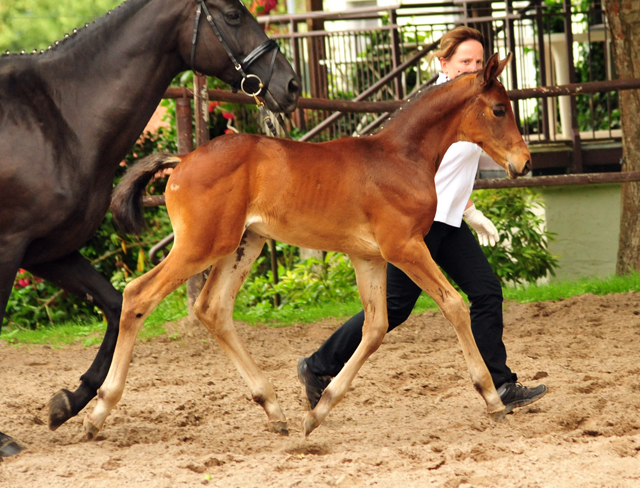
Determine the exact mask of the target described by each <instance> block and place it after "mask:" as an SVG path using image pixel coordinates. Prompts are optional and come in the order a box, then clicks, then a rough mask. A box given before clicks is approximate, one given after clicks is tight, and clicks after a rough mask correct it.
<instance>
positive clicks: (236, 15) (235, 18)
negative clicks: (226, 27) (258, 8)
mask: <svg viewBox="0 0 640 488" xmlns="http://www.w3.org/2000/svg"><path fill="white" fill-rule="evenodd" d="M224 18H225V20H226V21H227V24H230V25H237V24H239V23H240V12H238V11H236V10H232V11H231V12H227V13H226V14H224Z"/></svg>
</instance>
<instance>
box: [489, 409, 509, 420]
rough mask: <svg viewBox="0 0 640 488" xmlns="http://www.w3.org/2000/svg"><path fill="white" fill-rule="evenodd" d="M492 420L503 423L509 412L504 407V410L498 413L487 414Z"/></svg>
mask: <svg viewBox="0 0 640 488" xmlns="http://www.w3.org/2000/svg"><path fill="white" fill-rule="evenodd" d="M487 413H488V414H489V417H491V420H495V421H496V422H501V421H503V420H504V419H506V418H507V411H506V409H505V408H504V407H503V408H502V410H498V411H496V412H487Z"/></svg>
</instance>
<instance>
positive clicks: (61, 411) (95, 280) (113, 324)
mask: <svg viewBox="0 0 640 488" xmlns="http://www.w3.org/2000/svg"><path fill="white" fill-rule="evenodd" d="M28 269H29V271H30V272H32V273H33V274H34V275H37V276H40V277H41V278H44V279H45V280H47V281H49V282H51V283H53V284H55V285H56V286H59V287H60V288H63V289H65V290H67V291H69V292H71V293H73V294H74V295H76V296H79V297H80V298H83V299H85V300H87V301H89V302H90V303H92V304H94V305H95V306H97V307H98V308H99V309H100V310H102V312H103V313H104V316H105V318H106V319H107V331H106V332H105V335H104V339H103V340H102V344H101V345H100V349H99V350H98V354H97V355H96V357H95V359H94V360H93V363H92V364H91V366H90V367H89V369H88V370H87V372H86V373H84V374H83V375H82V376H81V377H80V381H81V383H80V385H79V386H78V388H77V389H76V390H75V391H74V392H71V391H69V390H66V389H61V390H60V391H58V392H57V393H56V394H55V395H54V396H53V397H52V398H51V400H50V401H49V428H50V429H51V430H56V429H57V428H58V427H60V426H61V425H62V424H63V423H65V422H66V421H67V420H69V419H70V418H71V417H74V416H75V415H77V414H78V413H79V412H80V411H81V410H82V409H83V408H84V407H85V406H86V405H87V403H89V401H91V399H92V398H93V397H95V396H96V393H97V392H98V388H100V386H101V385H102V382H103V381H104V379H105V378H106V376H107V372H108V371H109V367H110V366H111V358H112V357H113V351H114V349H115V347H116V341H117V340H118V327H119V323H120V312H121V310H122V294H121V293H120V292H119V291H117V290H116V289H115V288H114V287H113V286H112V285H111V283H109V281H108V280H107V279H106V278H105V277H104V276H102V275H101V274H100V273H99V272H98V271H96V269H95V268H94V267H93V266H91V264H90V263H89V261H87V260H86V259H85V258H84V257H83V256H82V255H81V254H80V253H79V252H78V251H74V252H72V253H71V254H69V255H67V256H65V257H63V258H60V259H58V260H56V261H53V262H49V263H45V264H38V265H34V266H30V267H29V268H28Z"/></svg>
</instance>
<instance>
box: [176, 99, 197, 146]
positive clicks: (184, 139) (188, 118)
mask: <svg viewBox="0 0 640 488" xmlns="http://www.w3.org/2000/svg"><path fill="white" fill-rule="evenodd" d="M182 89H183V92H182V97H181V98H176V125H177V126H178V154H189V153H190V152H191V151H193V113H192V111H191V100H189V98H187V89H186V87H182Z"/></svg>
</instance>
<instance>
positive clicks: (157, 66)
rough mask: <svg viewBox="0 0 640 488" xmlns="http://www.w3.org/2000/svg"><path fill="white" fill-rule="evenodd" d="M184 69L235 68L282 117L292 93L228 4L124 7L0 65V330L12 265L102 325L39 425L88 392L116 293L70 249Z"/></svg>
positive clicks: (100, 369)
mask: <svg viewBox="0 0 640 488" xmlns="http://www.w3.org/2000/svg"><path fill="white" fill-rule="evenodd" d="M220 39H221V40H222V42H221V41H220ZM196 47H197V49H196ZM249 64H250V66H248V65H249ZM190 68H191V69H195V70H198V71H200V72H202V73H204V74H207V75H212V76H217V77H218V78H220V79H222V80H224V81H226V82H228V83H230V84H231V85H232V86H236V87H238V86H239V85H240V83H241V82H242V74H243V73H245V72H247V73H251V75H255V76H258V77H260V79H262V80H263V82H264V84H265V85H267V87H268V92H267V93H266V94H265V95H264V96H265V100H266V102H267V105H268V106H269V108H271V109H272V110H278V111H285V112H290V111H292V110H293V109H294V108H295V105H296V103H297V99H298V96H299V94H300V84H299V80H298V78H297V76H296V75H295V73H294V72H293V70H292V68H291V65H290V64H289V63H288V62H287V60H286V58H285V57H284V56H283V55H282V54H281V53H279V52H278V50H277V45H275V43H274V41H271V40H269V39H268V38H267V36H266V35H265V34H264V32H263V31H262V29H261V27H260V25H259V24H258V23H257V21H256V20H255V19H254V18H253V17H252V15H251V14H250V13H249V12H248V11H247V9H246V8H245V7H244V6H243V4H242V3H241V2H240V1H239V0H206V1H203V0H129V1H128V2H125V3H124V4H122V5H121V6H120V7H118V8H116V9H115V10H113V11H111V12H109V13H108V14H106V15H104V16H103V17H101V18H100V19H98V20H96V21H95V22H93V23H92V24H87V25H86V26H85V27H84V28H82V29H80V30H79V31H76V30H74V32H73V34H71V35H70V36H65V39H64V40H63V41H61V42H56V43H54V44H53V45H52V46H50V48H49V49H48V50H45V51H44V52H43V53H42V52H41V53H40V54H33V55H24V53H23V55H14V54H8V55H4V56H3V57H1V58H0V324H2V319H3V316H4V312H5V309H6V306H7V301H8V299H9V294H10V293H11V289H12V284H13V281H14V279H15V275H16V272H17V270H18V269H19V268H24V269H27V270H28V271H30V272H31V273H33V274H34V275H37V276H40V277H42V278H44V279H46V280H48V281H50V282H52V283H54V284H56V285H57V286H60V287H61V288H64V289H65V290H67V291H69V292H72V293H74V294H76V295H79V296H80V297H83V298H86V299H87V300H89V301H90V302H93V303H94V304H95V305H96V306H98V307H99V308H100V309H101V310H102V311H103V312H104V315H105V317H106V318H107V322H108V326H107V332H106V335H105V338H104V341H103V343H102V346H101V347H100V350H99V352H98V354H97V356H96V358H95V360H94V361H93V364H92V365H91V367H90V368H89V370H88V371H87V372H86V373H85V374H84V375H82V377H81V384H80V386H79V387H78V389H77V390H76V391H75V392H70V391H67V390H61V391H60V392H58V393H57V394H56V395H55V396H54V397H53V398H52V400H51V402H50V410H49V427H50V428H51V429H56V428H57V427H59V426H60V425H61V424H62V423H64V422H65V421H66V420H68V419H69V418H71V417H73V416H74V415H76V414H77V413H78V412H79V411H80V410H82V408H84V406H85V405H86V404H87V403H88V402H89V401H90V400H91V399H92V398H93V397H94V396H95V395H96V392H97V390H98V388H99V387H100V385H101V384H102V382H103V380H104V378H105V376H106V374H107V371H108V370H109V366H110V364H111V358H112V356H113V351H114V348H115V344H116V340H117V336H118V324H119V321H120V312H121V308H122V295H121V294H120V293H119V292H118V291H116V290H115V289H114V288H113V287H112V286H111V284H110V283H109V281H108V280H107V279H105V278H104V277H103V276H101V275H100V274H99V273H98V272H97V271H96V270H95V269H94V268H93V267H92V266H91V265H90V263H89V262H88V261H87V260H85V259H84V258H83V257H82V255H81V254H80V253H79V252H78V248H79V247H81V246H82V245H83V244H84V243H85V242H87V240H88V239H89V238H90V237H91V235H92V234H93V233H94V232H95V231H96V229H97V228H98V226H99V224H100V222H101V221H102V219H103V217H104V216H105V214H106V212H107V209H108V208H109V203H110V197H111V190H112V186H113V178H114V174H115V171H116V168H117V167H118V164H119V163H120V161H122V159H123V158H124V156H125V155H126V154H127V152H128V151H129V150H130V149H131V147H132V146H133V144H134V143H135V141H136V139H137V138H138V137H139V135H140V133H141V132H142V130H143V129H144V127H145V125H146V123H147V121H148V120H149V119H150V118H151V115H152V114H153V112H154V110H155V108H156V107H157V105H158V103H159V102H160V100H161V98H162V95H163V93H164V92H165V90H166V88H167V87H168V86H169V83H170V82H171V80H173V78H174V77H175V76H176V75H177V74H179V73H180V72H181V71H184V70H186V69H190ZM251 78H252V79H255V77H254V76H252V77H251ZM267 87H265V89H266V88H267ZM9 439H10V438H9ZM0 440H2V444H0V447H2V446H3V445H5V444H6V445H9V444H10V442H11V440H9V441H8V442H6V443H5V441H6V436H4V435H3V434H0ZM0 455H2V451H0Z"/></svg>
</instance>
